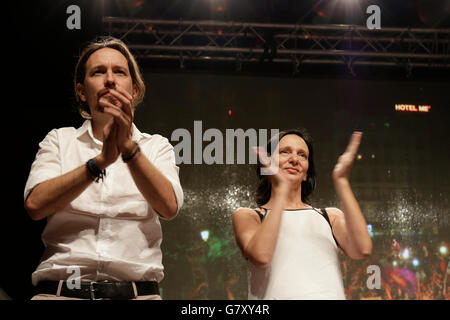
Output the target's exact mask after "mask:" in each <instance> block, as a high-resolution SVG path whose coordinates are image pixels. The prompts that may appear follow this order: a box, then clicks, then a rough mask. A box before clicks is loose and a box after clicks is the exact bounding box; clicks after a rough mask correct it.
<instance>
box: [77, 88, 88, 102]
mask: <svg viewBox="0 0 450 320" xmlns="http://www.w3.org/2000/svg"><path fill="white" fill-rule="evenodd" d="M77 95H78V97H79V98H80V100H81V101H83V102H86V100H87V99H86V95H85V93H84V86H83V85H82V84H81V83H77Z"/></svg>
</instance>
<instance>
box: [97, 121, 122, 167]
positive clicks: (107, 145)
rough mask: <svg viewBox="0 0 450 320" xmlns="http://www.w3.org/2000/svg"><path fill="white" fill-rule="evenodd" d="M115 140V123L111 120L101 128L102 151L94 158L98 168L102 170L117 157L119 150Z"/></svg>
mask: <svg viewBox="0 0 450 320" xmlns="http://www.w3.org/2000/svg"><path fill="white" fill-rule="evenodd" d="M116 140H117V125H116V124H115V122H114V121H113V120H111V121H110V122H109V123H108V124H107V125H106V126H105V128H104V129H103V148H102V152H101V153H100V154H99V155H98V156H97V157H95V159H94V162H95V164H96V165H97V167H98V168H99V169H100V170H104V169H105V168H106V167H108V166H109V165H110V164H112V163H114V162H115V161H116V160H117V158H118V157H119V154H120V152H119V149H118V148H117V143H116Z"/></svg>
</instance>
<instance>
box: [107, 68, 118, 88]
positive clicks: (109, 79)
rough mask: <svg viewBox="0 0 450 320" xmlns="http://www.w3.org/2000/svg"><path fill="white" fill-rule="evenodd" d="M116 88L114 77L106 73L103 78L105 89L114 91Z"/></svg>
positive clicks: (110, 72) (109, 72) (111, 73)
mask: <svg viewBox="0 0 450 320" xmlns="http://www.w3.org/2000/svg"><path fill="white" fill-rule="evenodd" d="M115 86H116V79H115V77H114V73H113V72H112V71H110V70H108V71H107V72H106V77H105V87H107V88H111V89H114V88H115Z"/></svg>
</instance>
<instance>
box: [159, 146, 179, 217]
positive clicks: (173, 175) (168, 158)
mask: <svg viewBox="0 0 450 320" xmlns="http://www.w3.org/2000/svg"><path fill="white" fill-rule="evenodd" d="M161 138H162V141H161V145H160V148H159V151H158V153H157V156H156V159H155V161H154V162H153V165H154V166H155V167H156V168H158V170H159V171H161V173H162V174H163V175H164V176H165V177H166V178H167V179H168V180H169V181H170V183H171V184H172V188H173V191H174V193H175V197H176V199H177V205H178V209H177V215H178V212H179V211H180V209H181V206H182V205H183V200H184V195H183V189H182V188H181V183H180V178H179V172H180V168H179V167H178V166H177V165H176V162H175V153H174V149H173V146H172V145H171V144H170V142H169V140H167V138H164V137H161ZM175 216H176V215H175ZM175 216H174V217H175ZM163 219H164V218H163Z"/></svg>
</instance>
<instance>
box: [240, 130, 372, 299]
mask: <svg viewBox="0 0 450 320" xmlns="http://www.w3.org/2000/svg"><path fill="white" fill-rule="evenodd" d="M361 137H362V133H361V132H354V133H353V135H352V137H351V139H350V142H349V144H348V146H347V149H346V151H345V152H344V153H343V154H342V155H341V156H340V157H339V160H338V163H337V164H336V166H335V167H334V170H333V174H332V177H333V182H334V186H335V189H336V192H337V194H338V196H339V199H340V200H341V205H342V211H341V210H340V209H338V208H323V209H317V208H314V207H312V206H311V205H309V204H308V197H309V196H310V195H311V193H312V192H313V190H314V188H315V167H314V161H313V146H312V143H311V139H310V137H309V136H308V135H307V134H306V133H305V132H303V131H302V130H297V129H294V130H288V131H283V132H280V133H279V135H278V136H276V137H274V138H273V139H272V140H271V141H270V142H269V144H268V146H267V149H266V150H267V151H269V152H270V150H273V152H272V154H269V153H268V152H267V151H265V150H262V149H260V148H258V149H257V150H256V151H257V153H258V166H257V173H258V177H259V179H260V184H259V187H258V191H257V196H256V198H257V199H256V202H257V204H258V206H259V207H258V208H257V209H249V208H239V209H238V210H236V212H235V213H234V214H233V227H234V231H235V235H236V241H237V244H238V246H239V248H240V249H241V251H242V253H243V255H244V257H245V258H246V259H247V260H248V265H249V273H248V280H249V293H248V296H249V299H345V294H344V287H343V282H342V275H341V272H340V267H339V259H338V249H339V248H340V249H341V250H342V251H343V252H344V253H345V254H346V255H347V256H349V257H350V258H352V259H362V258H366V257H368V256H369V255H370V254H371V251H372V241H371V239H370V236H369V232H368V230H367V225H366V221H365V219H364V216H363V214H362V212H361V209H360V207H359V205H358V202H357V201H356V199H355V196H354V195H353V192H352V190H351V187H350V183H349V174H350V168H351V166H352V164H353V161H354V159H355V156H356V152H357V150H358V147H359V144H360V142H361ZM263 170H264V172H263Z"/></svg>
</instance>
